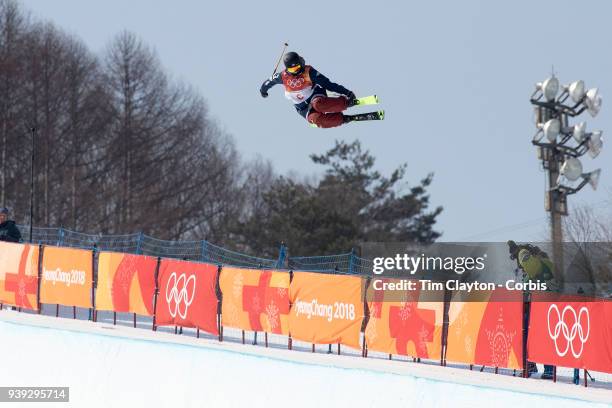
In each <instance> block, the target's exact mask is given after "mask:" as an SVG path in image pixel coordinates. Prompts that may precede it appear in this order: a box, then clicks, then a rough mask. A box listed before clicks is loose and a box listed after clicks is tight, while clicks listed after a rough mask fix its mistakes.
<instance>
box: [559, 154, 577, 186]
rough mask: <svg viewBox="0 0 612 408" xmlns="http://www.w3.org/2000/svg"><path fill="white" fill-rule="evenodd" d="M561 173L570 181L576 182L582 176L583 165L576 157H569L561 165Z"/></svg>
mask: <svg viewBox="0 0 612 408" xmlns="http://www.w3.org/2000/svg"><path fill="white" fill-rule="evenodd" d="M560 172H561V174H562V175H563V176H565V178H566V179H568V180H569V181H576V180H578V179H579V178H580V176H581V175H582V163H581V162H580V160H578V159H577V158H575V157H568V158H567V159H565V162H563V164H562V165H561V169H560Z"/></svg>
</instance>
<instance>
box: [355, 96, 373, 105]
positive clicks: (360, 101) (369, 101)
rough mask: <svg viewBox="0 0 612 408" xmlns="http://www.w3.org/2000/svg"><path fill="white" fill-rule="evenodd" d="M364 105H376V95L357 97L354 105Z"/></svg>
mask: <svg viewBox="0 0 612 408" xmlns="http://www.w3.org/2000/svg"><path fill="white" fill-rule="evenodd" d="M364 105H378V96H376V95H370V96H364V97H362V98H357V103H356V104H355V106H364Z"/></svg>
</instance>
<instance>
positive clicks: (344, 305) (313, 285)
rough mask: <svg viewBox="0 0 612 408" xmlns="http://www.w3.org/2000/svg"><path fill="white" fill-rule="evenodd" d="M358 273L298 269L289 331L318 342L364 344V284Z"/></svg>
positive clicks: (292, 291)
mask: <svg viewBox="0 0 612 408" xmlns="http://www.w3.org/2000/svg"><path fill="white" fill-rule="evenodd" d="M363 284H364V281H363V280H362V279H361V278H359V277H356V276H346V275H325V274H319V273H310V272H295V273H294V275H293V280H292V281H291V285H290V286H289V299H290V300H291V303H292V304H291V312H290V314H289V331H290V333H291V336H292V337H293V338H295V339H297V340H302V341H307V342H310V343H314V344H335V343H341V344H344V345H346V346H349V347H353V348H357V349H358V348H360V345H359V334H360V331H361V324H362V322H363V315H364V311H363V300H362V285H363Z"/></svg>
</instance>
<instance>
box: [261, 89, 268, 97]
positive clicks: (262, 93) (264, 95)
mask: <svg viewBox="0 0 612 408" xmlns="http://www.w3.org/2000/svg"><path fill="white" fill-rule="evenodd" d="M259 93H260V94H261V97H262V98H267V97H268V93H267V92H266V91H264V90H263V88H261V89H260V90H259Z"/></svg>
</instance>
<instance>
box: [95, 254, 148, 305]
mask: <svg viewBox="0 0 612 408" xmlns="http://www.w3.org/2000/svg"><path fill="white" fill-rule="evenodd" d="M156 268H157V258H153V257H150V256H143V255H132V254H120V253H116V252H100V255H99V256H98V283H97V287H96V309H98V310H112V311H115V312H129V313H136V314H139V315H143V316H153V295H154V293H155V269H156Z"/></svg>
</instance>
